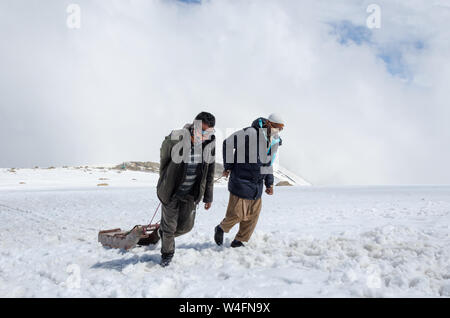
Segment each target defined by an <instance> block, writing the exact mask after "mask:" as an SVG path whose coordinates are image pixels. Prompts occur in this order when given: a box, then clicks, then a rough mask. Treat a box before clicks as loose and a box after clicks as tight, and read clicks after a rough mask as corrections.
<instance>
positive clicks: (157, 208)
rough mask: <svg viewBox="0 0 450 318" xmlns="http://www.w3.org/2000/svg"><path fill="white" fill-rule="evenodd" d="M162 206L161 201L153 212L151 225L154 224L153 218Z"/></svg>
mask: <svg viewBox="0 0 450 318" xmlns="http://www.w3.org/2000/svg"><path fill="white" fill-rule="evenodd" d="M160 206H161V202H159V204H158V206H157V207H156V210H155V213H153V217H152V219H151V220H150V223H149V225H152V222H153V219H154V218H155V215H156V213H157V212H158V210H159V207H160Z"/></svg>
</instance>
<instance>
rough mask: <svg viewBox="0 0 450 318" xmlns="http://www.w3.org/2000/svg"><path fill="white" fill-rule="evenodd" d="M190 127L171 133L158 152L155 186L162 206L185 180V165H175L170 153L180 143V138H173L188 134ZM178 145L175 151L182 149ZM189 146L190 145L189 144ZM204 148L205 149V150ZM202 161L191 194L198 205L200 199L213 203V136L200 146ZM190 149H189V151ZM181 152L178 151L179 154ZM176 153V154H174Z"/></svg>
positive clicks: (182, 163) (181, 163)
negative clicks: (157, 178) (158, 159)
mask: <svg viewBox="0 0 450 318" xmlns="http://www.w3.org/2000/svg"><path fill="white" fill-rule="evenodd" d="M190 127H191V125H186V126H185V127H184V128H183V129H181V130H175V131H172V133H171V134H170V135H168V136H166V138H165V139H164V141H163V143H162V145H161V150H160V167H159V180H158V185H157V195H158V198H159V200H160V201H161V203H162V204H166V205H167V204H168V203H169V202H170V200H171V198H172V196H173V195H174V194H175V192H176V191H177V190H178V188H179V186H180V185H181V184H182V183H183V182H184V180H185V178H186V165H185V163H184V162H180V163H177V162H176V160H172V151H173V150H174V147H175V146H176V145H177V144H178V143H180V142H181V140H182V138H179V137H175V136H180V134H183V133H184V134H185V135H184V136H187V134H189V136H190V133H189V128H190ZM183 130H185V131H183ZM189 142H190V141H189ZM181 145H182V144H179V145H178V147H177V148H175V151H176V150H177V149H182V148H181V147H180V146H181ZM189 145H190V143H189ZM205 148H206V149H205ZM202 149H203V156H202V157H203V160H202V163H200V165H201V169H200V171H201V172H200V174H199V175H198V176H197V181H196V182H195V184H194V189H193V194H194V201H195V204H198V203H199V202H200V201H201V200H202V198H203V202H205V203H209V202H212V201H213V188H214V169H215V157H214V156H215V136H212V137H211V139H210V140H208V141H205V142H204V143H203V144H202ZM190 150H191V148H190V147H189V151H190ZM182 152H183V150H181V151H180V154H183V153H182ZM175 153H176V152H175Z"/></svg>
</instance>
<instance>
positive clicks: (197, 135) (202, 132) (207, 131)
mask: <svg viewBox="0 0 450 318" xmlns="http://www.w3.org/2000/svg"><path fill="white" fill-rule="evenodd" d="M197 127H198V126H197V125H195V126H194V134H193V137H194V142H195V143H202V142H205V141H206V140H209V139H211V136H212V135H213V134H214V132H215V130H214V128H212V127H209V126H208V125H207V124H205V123H202V125H201V129H198V128H197Z"/></svg>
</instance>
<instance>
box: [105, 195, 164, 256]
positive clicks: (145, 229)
mask: <svg viewBox="0 0 450 318" xmlns="http://www.w3.org/2000/svg"><path fill="white" fill-rule="evenodd" d="M160 205H161V203H160V204H159V205H158V207H157V208H156V211H155V214H153V217H152V220H151V221H150V224H149V225H136V226H134V227H133V228H132V229H131V230H130V231H123V230H121V229H120V228H117V229H112V230H104V231H100V232H98V241H99V242H100V243H101V244H102V245H103V246H106V247H111V248H120V249H124V250H129V249H132V248H133V247H135V246H136V245H141V246H147V245H150V244H157V243H158V242H159V239H160V237H159V234H158V229H159V222H158V223H156V224H152V221H153V219H154V217H155V215H156V212H158V209H159V207H160Z"/></svg>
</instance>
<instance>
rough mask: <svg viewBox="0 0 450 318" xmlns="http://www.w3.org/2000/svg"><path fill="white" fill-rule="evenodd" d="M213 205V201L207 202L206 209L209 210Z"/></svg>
mask: <svg viewBox="0 0 450 318" xmlns="http://www.w3.org/2000/svg"><path fill="white" fill-rule="evenodd" d="M211 205H212V203H211V202H208V203H205V210H209V208H210V207H211Z"/></svg>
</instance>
